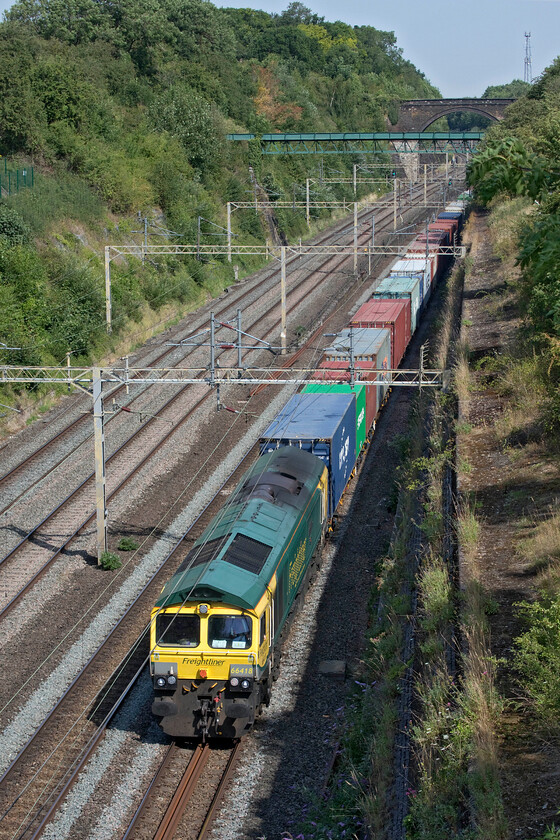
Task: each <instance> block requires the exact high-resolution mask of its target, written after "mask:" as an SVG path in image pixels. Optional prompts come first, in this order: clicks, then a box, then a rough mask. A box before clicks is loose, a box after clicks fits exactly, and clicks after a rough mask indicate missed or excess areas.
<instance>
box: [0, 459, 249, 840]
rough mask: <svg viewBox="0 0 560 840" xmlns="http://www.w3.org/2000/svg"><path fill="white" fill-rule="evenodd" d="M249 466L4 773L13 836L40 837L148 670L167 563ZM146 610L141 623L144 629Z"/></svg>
mask: <svg viewBox="0 0 560 840" xmlns="http://www.w3.org/2000/svg"><path fill="white" fill-rule="evenodd" d="M245 468H246V464H245V463H243V462H242V463H240V464H238V465H237V467H236V468H235V470H234V471H233V473H232V474H231V475H229V476H228V478H227V480H226V481H225V482H224V483H223V484H222V485H221V487H220V488H219V490H218V491H217V492H216V493H215V494H214V496H213V498H212V500H211V502H210V503H209V504H208V505H207V506H206V508H205V509H204V511H203V512H202V513H201V514H200V516H199V517H198V519H197V521H196V522H194V523H192V525H191V526H190V527H189V529H188V531H187V532H185V533H184V534H183V535H181V537H180V538H179V539H178V540H177V542H176V544H175V545H174V546H173V547H172V549H171V551H170V552H169V553H168V554H167V556H165V558H164V559H163V561H162V563H161V564H160V566H159V568H158V569H157V571H156V572H155V574H154V575H152V577H151V578H150V580H149V581H148V582H147V583H146V585H145V587H144V588H143V590H142V591H141V592H140V593H139V595H138V596H137V597H136V599H135V600H134V602H133V603H132V604H131V605H130V606H129V608H128V609H127V610H126V612H125V613H124V615H123V616H122V617H121V619H120V621H119V622H118V624H117V625H116V626H115V627H114V628H113V630H112V631H111V632H110V633H109V634H108V635H107V636H106V638H104V639H103V640H102V642H101V644H100V645H99V646H98V648H97V649H96V650H95V652H94V653H93V655H92V656H91V657H90V658H89V660H88V661H87V662H86V663H85V665H84V667H83V668H82V669H81V670H80V671H79V673H78V674H77V675H76V677H75V678H74V680H73V681H72V682H71V684H70V685H69V686H68V687H67V689H66V690H65V691H64V693H63V694H62V696H61V697H60V699H59V700H58V702H57V703H56V705H55V706H54V708H53V709H51V710H50V713H49V715H48V716H47V717H46V718H44V720H42V721H41V723H40V725H39V726H38V727H37V728H36V730H35V731H34V732H33V734H32V735H31V737H30V738H29V739H28V740H27V742H26V743H25V745H24V746H23V747H22V749H21V750H20V751H19V752H18V754H17V755H16V756H15V758H14V759H13V760H12V762H11V763H10V765H9V767H8V768H7V769H6V771H5V772H4V773H3V775H2V776H1V777H0V832H1V835H2V837H6V838H13V840H16V838H17V840H30V838H32V837H39V836H40V833H41V832H42V830H43V828H44V826H45V825H46V823H47V822H48V820H49V819H51V818H52V816H53V815H54V813H56V810H57V808H58V807H59V805H60V803H61V802H62V800H63V797H64V796H65V795H66V794H67V792H68V790H69V789H70V788H71V787H72V785H73V784H74V782H75V780H76V778H77V776H78V774H79V772H80V771H81V769H82V768H83V767H84V765H85V763H86V761H87V760H88V759H89V758H90V757H91V755H92V754H93V752H94V750H95V749H96V747H97V746H98V744H99V742H100V740H101V739H102V737H103V735H104V733H105V731H106V729H107V726H108V725H109V723H110V722H111V720H112V719H113V718H114V716H115V714H116V712H117V711H118V710H119V708H120V706H121V704H122V703H123V702H125V700H126V698H127V697H128V695H129V694H130V692H131V690H132V688H133V687H134V685H135V684H136V682H137V680H138V679H139V677H140V675H141V674H142V672H144V673H145V669H146V664H147V658H148V653H149V640H148V630H149V628H148V627H146V626H145V616H146V614H148V613H149V610H150V608H151V605H152V603H153V600H154V598H155V597H156V595H157V593H158V592H159V591H160V589H161V586H162V582H163V581H164V580H165V579H166V577H167V575H168V571H167V564H168V563H169V561H171V560H172V559H174V558H176V555H177V554H179V553H180V549H181V547H182V544H183V542H184V540H185V538H186V537H187V535H188V533H189V531H191V530H192V528H194V527H195V526H198V529H199V530H202V529H203V528H204V527H205V525H206V524H207V522H208V521H209V520H210V519H211V518H212V516H213V515H214V513H215V508H216V507H217V506H219V505H220V504H221V500H220V493H221V491H222V490H223V489H224V488H225V487H227V486H228V485H231V486H235V484H236V483H237V482H238V480H239V478H240V475H241V473H242V472H243V471H244V469H245ZM181 559H182V557H181V556H179V557H178V558H176V564H178V563H179V562H180V560H181ZM139 616H140V617H141V625H142V626H141V630H140V633H139V634H138V631H137V625H138V623H139V622H138V617H139ZM131 637H132V639H133V641H132V640H131ZM123 639H124V641H125V642H126V645H125V649H127V651H128V652H127V653H126V655H125V656H124V658H122V653H121V654H120V655H118V656H116V657H115V655H114V651H115V650H116V649H118V650H121V651H122V647H123ZM127 639H128V641H126V640H127ZM103 674H110V675H111V676H110V677H109V679H108V680H105V679H103V678H101V680H100V678H99V675H103ZM92 698H93V699H92Z"/></svg>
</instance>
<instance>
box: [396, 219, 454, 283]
mask: <svg viewBox="0 0 560 840" xmlns="http://www.w3.org/2000/svg"><path fill="white" fill-rule="evenodd" d="M446 242H447V234H446V233H445V231H441V230H432V231H431V232H430V233H429V234H428V236H427V237H426V234H425V233H421V234H419V235H418V236H417V237H416V239H415V240H414V242H411V243H410V245H409V246H408V251H407V253H406V258H411V259H416V258H417V257H418V258H420V257H423V258H424V259H426V251H427V252H428V258H429V259H431V260H432V263H433V267H432V286H434V285H435V284H436V283H437V281H438V279H439V277H440V276H441V274H442V273H443V271H444V270H445V267H446V259H447V257H445V256H443V255H442V254H440V253H439V248H440V247H441V246H442V245H444V244H445V243H446Z"/></svg>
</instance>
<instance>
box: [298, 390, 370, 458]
mask: <svg viewBox="0 0 560 840" xmlns="http://www.w3.org/2000/svg"><path fill="white" fill-rule="evenodd" d="M302 394H355V395H356V455H357V454H358V452H361V450H362V446H363V445H364V443H365V442H366V433H367V425H366V386H365V385H364V383H363V382H356V384H355V385H354V387H353V388H352V387H351V386H350V384H348V385H347V384H345V383H343V382H339V383H335V382H333V383H332V384H331V383H329V382H325V384H324V385H323V384H317V385H306V386H305V388H304V389H303V391H302Z"/></svg>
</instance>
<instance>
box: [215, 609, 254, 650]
mask: <svg viewBox="0 0 560 840" xmlns="http://www.w3.org/2000/svg"><path fill="white" fill-rule="evenodd" d="M251 625H252V622H251V619H250V618H249V616H247V615H212V616H210V618H209V619H208V644H209V645H210V647H212V648H229V649H230V650H245V649H246V648H249V647H251V641H252V638H253V634H252V627H251Z"/></svg>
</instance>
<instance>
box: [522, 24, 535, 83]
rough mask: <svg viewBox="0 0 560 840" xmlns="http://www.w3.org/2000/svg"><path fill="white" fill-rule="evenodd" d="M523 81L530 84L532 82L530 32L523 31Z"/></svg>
mask: <svg viewBox="0 0 560 840" xmlns="http://www.w3.org/2000/svg"><path fill="white" fill-rule="evenodd" d="M523 81H524V82H528V83H529V84H532V82H533V68H532V66H531V33H530V32H526V33H525V70H524V73H523Z"/></svg>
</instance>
